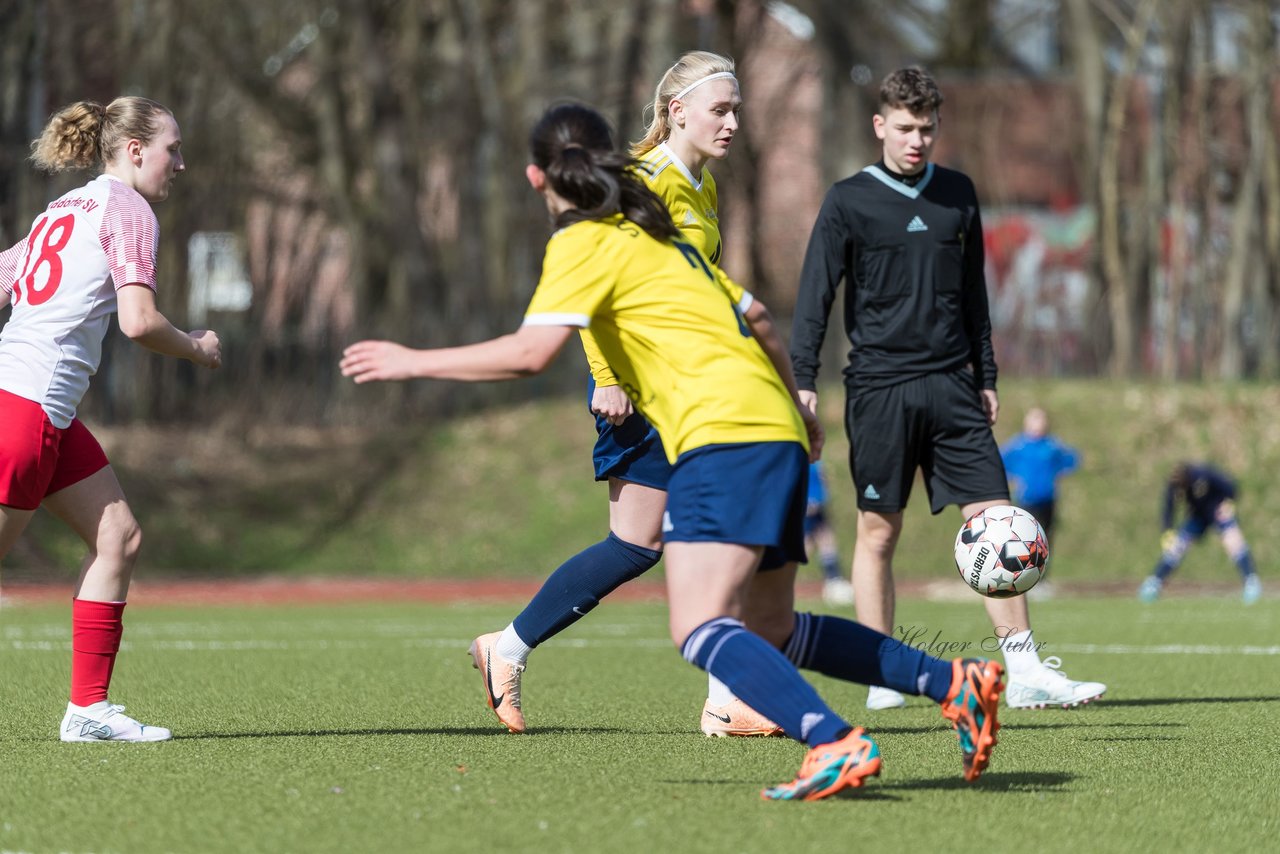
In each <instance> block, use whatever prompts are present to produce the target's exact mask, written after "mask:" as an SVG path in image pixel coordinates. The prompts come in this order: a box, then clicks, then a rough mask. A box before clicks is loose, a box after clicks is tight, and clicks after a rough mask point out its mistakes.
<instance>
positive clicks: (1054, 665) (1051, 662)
mask: <svg viewBox="0 0 1280 854" xmlns="http://www.w3.org/2000/svg"><path fill="white" fill-rule="evenodd" d="M1040 663H1041V664H1043V665H1044V666H1045V667H1046V668H1047V669H1049V670H1052V671H1053V672H1054V673H1056V674H1058V675H1059V676H1061V677H1062V678H1063V679H1066V680H1067V681H1068V682H1070V681H1071V678H1070V677H1069V676H1067V674H1065V673H1063V672H1062V670H1061V667H1062V659H1061V658H1058V656H1056V655H1051V656H1049V657H1048V658H1046V659H1045V660H1044V661H1041V662H1040Z"/></svg>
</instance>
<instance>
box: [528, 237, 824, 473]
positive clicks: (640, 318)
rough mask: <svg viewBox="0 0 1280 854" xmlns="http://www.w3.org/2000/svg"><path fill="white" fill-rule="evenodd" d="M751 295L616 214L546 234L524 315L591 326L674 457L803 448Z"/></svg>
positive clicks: (682, 247)
mask: <svg viewBox="0 0 1280 854" xmlns="http://www.w3.org/2000/svg"><path fill="white" fill-rule="evenodd" d="M750 299H751V298H750V295H749V294H746V293H745V292H744V291H743V290H742V289H741V288H740V287H738V286H737V285H736V284H734V283H733V281H732V280H730V279H729V278H728V277H727V276H725V274H724V273H723V272H721V271H720V269H719V268H718V267H716V266H714V265H713V264H711V263H709V262H708V261H707V259H706V257H705V256H703V254H702V253H701V252H700V251H698V249H697V247H695V246H693V245H692V244H690V243H687V242H685V241H683V240H672V241H660V240H655V239H654V238H652V237H650V236H649V234H648V233H646V232H645V231H644V230H643V229H641V228H640V227H639V226H637V225H635V224H634V223H632V222H631V221H629V220H627V219H625V218H623V217H622V216H621V215H615V216H612V217H608V218H605V219H600V220H588V221H584V222H578V223H574V224H573V225H570V226H568V227H567V228H563V229H561V230H560V231H558V232H556V233H555V234H554V235H553V236H552V238H551V241H550V242H549V243H548V244H547V251H546V256H545V258H544V259H543V262H542V278H541V279H540V280H539V282H538V287H537V290H536V291H535V292H534V294H533V299H532V300H531V301H530V303H529V308H528V310H527V312H526V313H525V318H524V322H525V323H526V324H529V325H543V326H577V327H581V328H583V329H587V330H589V331H590V333H591V335H592V337H593V338H594V339H595V341H596V343H597V344H598V345H599V347H600V350H601V353H602V355H603V356H604V359H605V360H606V361H607V363H608V364H609V365H610V366H611V367H612V368H613V371H614V373H615V374H616V376H617V380H618V384H619V385H621V386H622V388H623V390H624V391H626V393H627V396H628V397H630V398H631V401H632V403H633V404H635V407H636V409H638V410H639V411H640V412H641V413H642V414H643V415H644V416H645V418H647V419H648V420H649V422H650V423H651V424H652V425H653V426H654V427H655V428H657V430H658V434H659V435H660V436H661V437H662V444H663V447H664V448H665V449H666V452H667V458H668V459H669V460H670V461H671V462H673V463H674V462H675V461H676V459H677V458H678V457H679V456H680V455H681V454H683V453H685V452H686V451H691V450H693V449H694V448H701V447H704V446H706V445H719V444H728V443H736V442H800V443H801V444H803V445H804V446H805V447H806V448H807V447H808V434H807V432H806V430H805V427H804V422H803V421H802V420H801V418H800V413H799V412H798V411H797V410H796V407H795V404H794V403H793V401H792V399H791V394H790V393H789V392H788V391H787V388H786V386H785V385H784V384H783V382H782V379H781V378H780V377H779V376H778V372H777V371H776V370H775V369H774V367H773V363H772V362H771V361H769V357H768V356H767V355H766V354H765V352H764V350H762V349H761V347H760V345H759V344H758V343H757V342H756V340H755V338H753V337H752V335H751V331H750V329H748V328H747V325H746V322H745V321H744V320H743V319H742V316H741V312H742V311H744V310H745V308H746V307H747V306H749V305H750Z"/></svg>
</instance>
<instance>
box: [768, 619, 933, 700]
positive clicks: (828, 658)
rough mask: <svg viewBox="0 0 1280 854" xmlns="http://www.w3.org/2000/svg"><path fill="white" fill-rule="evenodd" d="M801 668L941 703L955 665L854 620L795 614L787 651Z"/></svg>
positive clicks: (785, 653)
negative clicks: (793, 628) (794, 622)
mask: <svg viewBox="0 0 1280 854" xmlns="http://www.w3.org/2000/svg"><path fill="white" fill-rule="evenodd" d="M782 651H783V654H784V655H786V656H787V658H788V659H790V660H791V662H792V663H793V664H795V666H796V667H800V668H803V669H805V670H816V671H817V672H819V673H821V674H823V675H825V676H833V677H835V678H836V679H843V680H845V681H846V682H858V683H861V684H863V685H879V686H881V687H884V688H892V689H893V690H895V691H901V692H903V693H904V694H917V695H921V694H922V695H924V696H926V697H929V698H931V699H933V700H935V701H936V702H939V703H941V702H942V701H944V700H945V699H947V693H948V692H949V691H950V690H951V662H950V661H943V660H942V659H940V658H934V657H933V656H931V655H926V654H925V653H924V652H921V651H920V650H918V649H916V648H915V647H912V646H909V645H907V644H905V643H903V642H902V641H900V640H898V639H896V638H891V637H889V636H888V635H885V634H881V633H880V632H877V631H876V630H875V629H871V628H868V627H866V626H864V625H862V624H861V623H855V622H854V621H853V620H845V619H842V618H841V617H832V616H827V615H818V614H808V613H802V612H799V611H797V612H796V628H795V631H794V632H793V633H792V634H791V639H790V640H789V641H787V643H786V646H784V647H783V650H782Z"/></svg>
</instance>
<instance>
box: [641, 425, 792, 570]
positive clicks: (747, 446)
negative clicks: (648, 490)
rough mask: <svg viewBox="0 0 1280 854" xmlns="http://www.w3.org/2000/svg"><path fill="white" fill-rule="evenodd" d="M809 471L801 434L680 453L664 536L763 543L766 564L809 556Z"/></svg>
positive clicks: (667, 538) (767, 566) (764, 567)
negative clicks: (796, 437) (797, 439)
mask: <svg viewBox="0 0 1280 854" xmlns="http://www.w3.org/2000/svg"><path fill="white" fill-rule="evenodd" d="M808 478H809V455H808V453H806V452H805V449H804V446H803V445H801V444H800V443H799V442H744V443H740V444H731V445H707V446H705V447H702V448H695V449H694V450H692V451H689V452H687V453H684V454H681V455H680V459H678V460H676V465H675V470H674V471H673V472H672V474H671V483H670V486H669V488H668V490H667V512H666V515H665V516H664V517H663V520H662V539H663V540H664V541H665V542H680V543H690V542H713V543H737V544H739V545H744V546H764V548H765V554H764V558H763V559H762V560H761V562H760V568H761V569H762V570H768V569H777V568H779V567H781V566H782V565H783V564H785V563H788V562H790V561H795V562H797V563H804V562H805V552H804V511H805V505H806V503H807V502H808V497H809V481H808Z"/></svg>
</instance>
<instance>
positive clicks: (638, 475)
mask: <svg viewBox="0 0 1280 854" xmlns="http://www.w3.org/2000/svg"><path fill="white" fill-rule="evenodd" d="M595 388H596V384H595V382H594V381H592V382H590V383H589V384H588V386H587V408H588V409H590V408H591V395H592V393H593V392H594V391H595ZM593 414H594V413H593ZM595 419H596V433H597V434H598V436H597V438H596V446H595V448H594V449H593V450H592V452H591V461H592V463H593V464H594V465H595V470H596V480H608V479H609V478H611V477H616V478H618V480H625V481H628V482H629V483H638V484H640V485H641V486H648V487H650V488H652V489H661V490H663V491H664V492H665V491H666V489H667V482H668V481H669V480H671V463H670V462H668V461H667V452H666V449H664V448H663V447H662V439H661V438H660V437H659V436H658V431H657V430H655V429H653V425H651V424H650V423H649V422H648V421H646V420H645V417H644V416H643V415H641V414H640V413H639V412H636V413H633V414H632V415H631V416H630V417H629V418H627V420H626V421H623V422H622V423H621V424H618V425H616V426H615V425H613V424H610V423H609V422H608V420H607V419H605V418H604V417H602V416H600V415H596V416H595Z"/></svg>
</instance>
